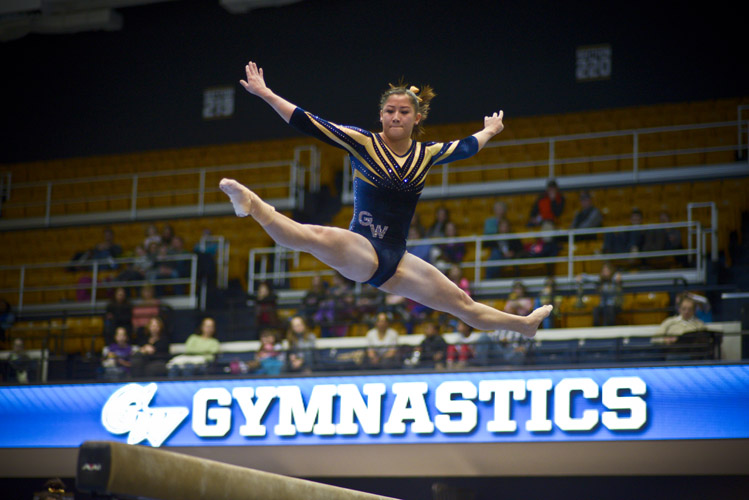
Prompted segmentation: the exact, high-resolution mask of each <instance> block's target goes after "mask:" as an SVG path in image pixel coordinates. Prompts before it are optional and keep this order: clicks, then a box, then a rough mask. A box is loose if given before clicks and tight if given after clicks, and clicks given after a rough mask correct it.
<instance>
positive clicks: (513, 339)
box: [475, 330, 533, 366]
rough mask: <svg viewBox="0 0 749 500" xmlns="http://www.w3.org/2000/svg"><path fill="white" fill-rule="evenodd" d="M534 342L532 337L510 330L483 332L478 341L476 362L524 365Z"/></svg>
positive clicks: (484, 364)
mask: <svg viewBox="0 0 749 500" xmlns="http://www.w3.org/2000/svg"><path fill="white" fill-rule="evenodd" d="M532 342H533V341H532V340H531V339H529V338H527V337H525V336H523V335H521V334H519V333H518V332H512V331H510V330H495V331H493V332H483V333H481V334H480V335H479V338H478V340H477V341H476V348H475V354H476V359H475V361H476V364H479V365H481V366H488V365H501V364H509V365H522V364H524V363H525V358H526V355H527V354H528V350H529V349H530V347H531V345H532Z"/></svg>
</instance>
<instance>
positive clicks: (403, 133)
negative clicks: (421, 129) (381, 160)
mask: <svg viewBox="0 0 749 500" xmlns="http://www.w3.org/2000/svg"><path fill="white" fill-rule="evenodd" d="M420 120H421V113H416V112H415V110H414V107H413V103H412V102H411V99H410V98H409V97H408V95H406V94H393V95H391V96H390V97H388V98H387V101H385V105H384V106H383V107H382V109H381V110H380V121H381V122H382V133H383V134H385V136H386V137H387V138H388V139H390V140H392V141H399V140H403V139H408V138H410V137H411V132H412V131H413V129H414V126H415V125H418V123H419V121H420Z"/></svg>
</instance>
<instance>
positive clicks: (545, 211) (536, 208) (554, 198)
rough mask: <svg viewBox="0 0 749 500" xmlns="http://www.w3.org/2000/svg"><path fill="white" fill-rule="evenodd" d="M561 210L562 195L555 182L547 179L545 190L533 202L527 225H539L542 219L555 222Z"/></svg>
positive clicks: (562, 203)
mask: <svg viewBox="0 0 749 500" xmlns="http://www.w3.org/2000/svg"><path fill="white" fill-rule="evenodd" d="M562 211H564V195H562V192H561V191H560V190H559V187H558V186H557V182H556V181H555V180H554V179H549V181H548V182H547V183H546V191H544V193H543V194H541V195H540V196H539V197H538V199H537V200H536V201H535V202H534V203H533V207H532V208H531V214H530V217H529V218H528V227H536V226H540V225H541V224H542V223H543V222H544V221H551V222H553V223H555V224H556V223H557V220H558V219H559V217H560V216H561V215H562Z"/></svg>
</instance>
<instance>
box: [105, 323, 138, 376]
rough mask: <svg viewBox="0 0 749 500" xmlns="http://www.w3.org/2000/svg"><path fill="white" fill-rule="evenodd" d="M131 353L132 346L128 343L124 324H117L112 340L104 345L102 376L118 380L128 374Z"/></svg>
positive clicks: (128, 339) (128, 338)
mask: <svg viewBox="0 0 749 500" xmlns="http://www.w3.org/2000/svg"><path fill="white" fill-rule="evenodd" d="M132 354H133V346H131V345H130V337H129V336H128V332H127V329H126V328H125V327H124V326H118V327H117V328H116V329H115V332H114V341H113V342H112V343H110V344H109V345H108V346H106V347H104V352H103V353H102V357H103V358H104V359H103V360H102V362H101V364H102V367H104V377H105V378H107V379H110V380H119V379H122V378H125V377H129V376H130V366H131V364H132V363H131V362H130V357H131V356H132Z"/></svg>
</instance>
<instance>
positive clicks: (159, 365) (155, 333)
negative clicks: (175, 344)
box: [130, 316, 169, 377]
mask: <svg viewBox="0 0 749 500" xmlns="http://www.w3.org/2000/svg"><path fill="white" fill-rule="evenodd" d="M168 359H169V339H167V336H166V330H165V328H164V321H163V320H162V319H161V318H160V317H158V316H154V317H152V318H150V319H149V320H148V324H147V325H146V328H145V331H143V332H142V334H141V336H140V342H139V346H138V352H136V353H135V354H133V357H132V358H131V367H130V372H131V374H132V376H133V377H161V376H164V375H166V362H167V360H168Z"/></svg>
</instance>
